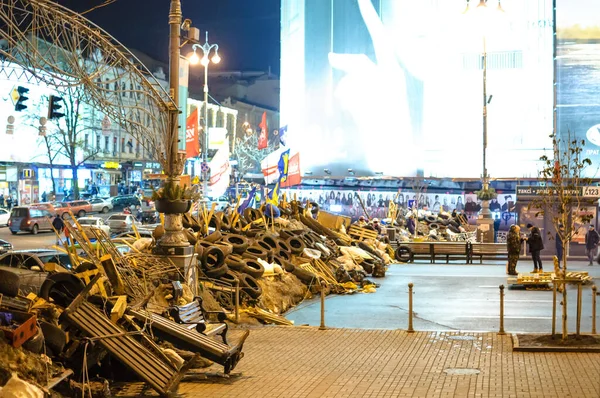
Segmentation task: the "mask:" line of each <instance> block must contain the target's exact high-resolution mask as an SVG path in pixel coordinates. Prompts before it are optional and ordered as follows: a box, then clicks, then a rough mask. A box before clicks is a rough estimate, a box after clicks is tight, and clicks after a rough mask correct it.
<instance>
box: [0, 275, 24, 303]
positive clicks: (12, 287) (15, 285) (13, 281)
mask: <svg viewBox="0 0 600 398" xmlns="http://www.w3.org/2000/svg"><path fill="white" fill-rule="evenodd" d="M20 284H21V278H20V277H19V275H18V274H16V273H14V272H11V271H7V270H3V269H0V293H1V294H4V295H6V296H10V297H15V296H17V295H18V294H19V285H20Z"/></svg>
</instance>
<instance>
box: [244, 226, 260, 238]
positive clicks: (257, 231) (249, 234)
mask: <svg viewBox="0 0 600 398" xmlns="http://www.w3.org/2000/svg"><path fill="white" fill-rule="evenodd" d="M263 232H264V230H263V229H261V228H250V229H249V230H247V231H246V236H247V237H249V238H255V237H257V236H259V235H260V234H261V233H263Z"/></svg>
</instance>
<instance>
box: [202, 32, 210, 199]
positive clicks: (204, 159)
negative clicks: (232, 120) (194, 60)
mask: <svg viewBox="0 0 600 398" xmlns="http://www.w3.org/2000/svg"><path fill="white" fill-rule="evenodd" d="M206 44H208V32H206ZM208 51H210V48H209V50H208ZM208 56H209V54H208V52H206V53H205V54H204V57H205V58H206V59H205V61H206V62H204V148H203V149H202V163H204V165H205V167H206V166H207V165H208V63H209V61H208ZM208 175H209V173H208V169H207V168H205V169H204V181H203V185H202V186H203V190H204V197H208Z"/></svg>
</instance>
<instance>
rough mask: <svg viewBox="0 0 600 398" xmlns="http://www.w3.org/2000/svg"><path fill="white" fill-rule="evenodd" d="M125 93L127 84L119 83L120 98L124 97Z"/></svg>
mask: <svg viewBox="0 0 600 398" xmlns="http://www.w3.org/2000/svg"><path fill="white" fill-rule="evenodd" d="M126 91H127V83H125V82H123V83H121V97H125V96H126V95H127V94H126Z"/></svg>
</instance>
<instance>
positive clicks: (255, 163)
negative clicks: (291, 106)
mask: <svg viewBox="0 0 600 398" xmlns="http://www.w3.org/2000/svg"><path fill="white" fill-rule="evenodd" d="M244 127H245V126H244V124H242V123H240V124H239V126H238V128H237V131H238V132H239V133H238V137H237V138H236V143H235V147H234V151H233V154H234V155H235V157H236V159H237V162H238V164H237V169H238V173H239V178H240V179H241V178H243V177H244V175H245V174H246V173H249V172H252V171H254V172H256V173H260V171H261V168H260V162H261V160H263V159H264V158H265V156H267V155H268V154H269V153H271V152H272V151H274V150H275V149H277V148H278V147H279V137H277V136H274V135H273V134H269V141H268V145H267V148H265V149H258V133H257V132H255V131H254V130H248V131H246V129H245V128H244Z"/></svg>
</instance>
